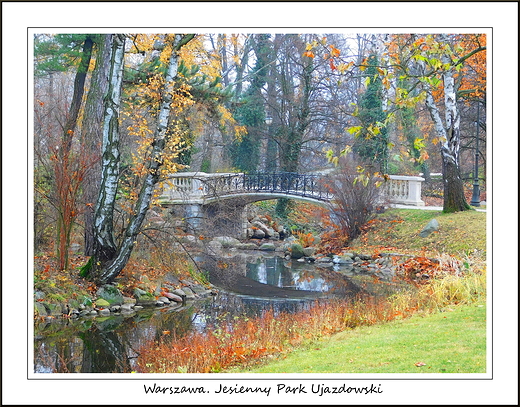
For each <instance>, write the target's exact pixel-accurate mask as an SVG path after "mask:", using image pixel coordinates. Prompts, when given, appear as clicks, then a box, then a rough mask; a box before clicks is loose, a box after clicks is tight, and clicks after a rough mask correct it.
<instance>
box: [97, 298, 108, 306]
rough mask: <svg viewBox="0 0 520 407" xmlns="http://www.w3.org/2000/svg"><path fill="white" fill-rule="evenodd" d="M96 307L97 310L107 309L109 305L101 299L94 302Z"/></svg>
mask: <svg viewBox="0 0 520 407" xmlns="http://www.w3.org/2000/svg"><path fill="white" fill-rule="evenodd" d="M96 307H97V308H109V307H110V303H109V302H108V301H107V300H105V299H103V298H98V299H97V300H96Z"/></svg>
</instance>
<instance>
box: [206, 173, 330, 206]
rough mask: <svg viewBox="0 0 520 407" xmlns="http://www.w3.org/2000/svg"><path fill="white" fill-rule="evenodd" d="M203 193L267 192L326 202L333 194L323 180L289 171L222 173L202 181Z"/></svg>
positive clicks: (311, 175)
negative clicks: (203, 185)
mask: <svg viewBox="0 0 520 407" xmlns="http://www.w3.org/2000/svg"><path fill="white" fill-rule="evenodd" d="M204 184H205V190H206V193H208V194H210V195H216V196H218V195H222V194H223V193H231V194H232V193H244V192H248V193H251V192H259V193H262V192H267V193H282V194H287V195H293V196H301V197H308V198H314V199H318V200H322V201H329V200H330V199H331V198H332V197H333V195H332V193H331V192H330V190H329V188H328V187H327V184H326V178H324V177H323V176H321V175H316V174H299V173H293V172H278V173H253V174H225V175H222V176H218V177H213V178H209V179H206V180H204Z"/></svg>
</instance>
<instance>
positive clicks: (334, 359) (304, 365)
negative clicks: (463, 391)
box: [233, 304, 486, 373]
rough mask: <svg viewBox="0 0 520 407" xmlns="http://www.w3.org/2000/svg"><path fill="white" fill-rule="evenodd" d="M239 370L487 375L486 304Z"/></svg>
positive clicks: (345, 336) (353, 333)
mask: <svg viewBox="0 0 520 407" xmlns="http://www.w3.org/2000/svg"><path fill="white" fill-rule="evenodd" d="M233 372H237V371H236V370H233ZM240 372H241V373H246V372H248V373H485V372H486V306H485V305H484V304H474V305H465V306H452V307H450V308H446V309H445V311H444V312H439V313H436V314H428V315H415V316H413V317H411V318H409V319H404V320H398V321H393V322H390V323H386V324H380V325H373V326H368V327H367V326H365V327H359V328H355V329H351V330H346V331H343V332H340V333H338V334H335V335H333V336H331V337H329V338H327V339H323V340H321V341H319V342H315V343H313V344H312V345H311V346H308V347H302V348H299V349H296V350H294V351H293V352H291V353H289V354H287V355H284V356H281V357H278V358H277V359H274V360H271V361H270V362H269V363H268V364H266V365H264V366H260V367H253V368H249V369H242V370H240Z"/></svg>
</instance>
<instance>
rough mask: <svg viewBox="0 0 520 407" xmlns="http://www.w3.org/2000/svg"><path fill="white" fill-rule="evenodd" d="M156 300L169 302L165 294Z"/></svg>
mask: <svg viewBox="0 0 520 407" xmlns="http://www.w3.org/2000/svg"><path fill="white" fill-rule="evenodd" d="M157 300H158V301H161V302H163V303H164V304H166V305H168V304H169V303H170V300H169V298H167V297H166V296H162V297H159V298H158V299H157Z"/></svg>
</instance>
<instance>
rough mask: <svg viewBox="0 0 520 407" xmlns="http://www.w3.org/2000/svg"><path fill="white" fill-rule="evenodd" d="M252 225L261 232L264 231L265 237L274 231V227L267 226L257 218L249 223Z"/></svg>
mask: <svg viewBox="0 0 520 407" xmlns="http://www.w3.org/2000/svg"><path fill="white" fill-rule="evenodd" d="M251 224H252V225H253V227H255V228H257V229H260V230H261V231H262V232H264V236H265V237H269V236H271V235H272V234H273V233H274V229H273V228H270V227H269V226H267V225H266V224H265V223H263V222H260V221H259V220H257V221H253V222H252V223H251Z"/></svg>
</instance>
